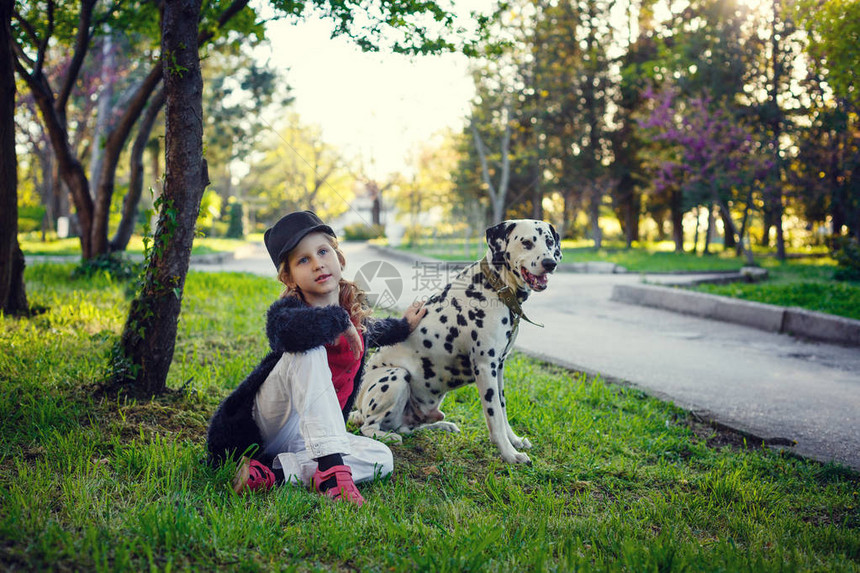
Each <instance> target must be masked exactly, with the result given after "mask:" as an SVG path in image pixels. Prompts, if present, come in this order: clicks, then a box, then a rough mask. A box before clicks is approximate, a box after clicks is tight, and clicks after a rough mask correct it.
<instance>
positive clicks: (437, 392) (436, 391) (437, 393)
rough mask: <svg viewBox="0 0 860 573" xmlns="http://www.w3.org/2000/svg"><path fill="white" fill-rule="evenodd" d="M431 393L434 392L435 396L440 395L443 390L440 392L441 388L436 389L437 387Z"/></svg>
mask: <svg viewBox="0 0 860 573" xmlns="http://www.w3.org/2000/svg"><path fill="white" fill-rule="evenodd" d="M430 393H431V394H433V395H434V396H438V395H439V394H441V393H442V392H440V391H439V390H436V389H435V388H434V389H433V390H430Z"/></svg>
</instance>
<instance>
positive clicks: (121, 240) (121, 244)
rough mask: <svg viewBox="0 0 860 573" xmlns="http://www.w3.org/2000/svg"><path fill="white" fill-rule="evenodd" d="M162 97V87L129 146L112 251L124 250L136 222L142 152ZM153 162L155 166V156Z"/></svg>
mask: <svg viewBox="0 0 860 573" xmlns="http://www.w3.org/2000/svg"><path fill="white" fill-rule="evenodd" d="M164 99H165V96H164V89H163V88H162V89H159V90H158V91H157V92H156V93H155V95H153V96H152V101H151V102H150V104H149V107H148V108H147V109H146V113H145V114H144V116H143V120H141V122H140V126H139V127H138V131H137V137H136V138H135V139H134V145H132V148H131V158H130V159H129V171H130V173H131V176H130V180H129V183H128V193H126V195H125V199H124V200H123V203H122V218H121V219H120V221H119V227H117V229H116V233H115V234H114V237H113V239H112V240H111V243H110V250H111V251H112V252H116V251H124V250H125V249H126V247H128V241H129V240H130V239H131V234H132V233H133V232H134V226H135V223H136V222H137V208H138V205H139V204H140V196H141V194H142V193H143V152H144V151H146V147H147V143H148V142H149V136H150V135H151V134H152V128H153V126H154V125H155V120H156V119H157V118H158V114H159V112H160V111H161V108H162V107H164ZM155 163H156V167H157V165H158V157H157V156H156V160H155ZM153 178H154V179H155V178H158V173H157V169H156V173H154V174H153Z"/></svg>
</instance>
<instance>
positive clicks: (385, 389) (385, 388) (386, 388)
mask: <svg viewBox="0 0 860 573" xmlns="http://www.w3.org/2000/svg"><path fill="white" fill-rule="evenodd" d="M379 389H380V390H381V391H383V392H388V384H383V385H382V386H381V387H380V388H379Z"/></svg>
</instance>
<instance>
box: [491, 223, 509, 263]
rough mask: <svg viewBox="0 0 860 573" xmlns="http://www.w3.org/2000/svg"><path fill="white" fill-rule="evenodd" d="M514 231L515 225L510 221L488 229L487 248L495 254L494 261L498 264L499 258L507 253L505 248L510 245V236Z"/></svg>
mask: <svg viewBox="0 0 860 573" xmlns="http://www.w3.org/2000/svg"><path fill="white" fill-rule="evenodd" d="M513 230H514V224H513V223H509V222H508V221H502V222H501V223H499V224H498V225H493V226H492V227H490V228H489V229H487V246H488V247H489V248H490V252H492V253H493V261H495V262H498V261H497V258H500V257H501V256H502V255H501V254H502V253H503V252H504V251H505V247H506V246H507V244H508V236H509V235H510V234H511V231H513Z"/></svg>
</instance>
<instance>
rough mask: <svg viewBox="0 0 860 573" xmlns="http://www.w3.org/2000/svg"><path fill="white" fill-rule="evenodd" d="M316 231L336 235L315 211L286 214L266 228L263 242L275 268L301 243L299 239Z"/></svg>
mask: <svg viewBox="0 0 860 573" xmlns="http://www.w3.org/2000/svg"><path fill="white" fill-rule="evenodd" d="M314 231H320V232H323V233H326V234H328V235H331V236H332V237H334V236H336V235H335V234H334V231H332V230H331V227H329V226H328V225H326V224H325V223H323V222H322V220H321V219H320V218H319V217H317V216H316V213H314V212H313V211H296V212H295V213H290V214H289V215H284V216H283V217H281V220H280V221H278V222H277V223H275V224H274V225H272V227H271V228H269V229H266V233H265V234H264V235H263V242H264V243H266V249H267V250H268V251H269V256H270V257H272V262H273V263H275V268H276V269H277V268H278V264H279V263H280V262H281V261H282V260H283V259H284V257H286V256H287V253H289V252H290V251H291V250H293V249H294V248H295V247H296V245H298V244H299V241H301V240H302V239H304V238H305V235H307V234H308V233H313V232H314Z"/></svg>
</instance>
